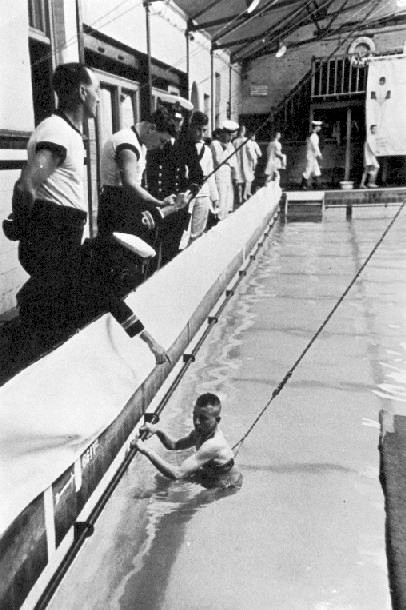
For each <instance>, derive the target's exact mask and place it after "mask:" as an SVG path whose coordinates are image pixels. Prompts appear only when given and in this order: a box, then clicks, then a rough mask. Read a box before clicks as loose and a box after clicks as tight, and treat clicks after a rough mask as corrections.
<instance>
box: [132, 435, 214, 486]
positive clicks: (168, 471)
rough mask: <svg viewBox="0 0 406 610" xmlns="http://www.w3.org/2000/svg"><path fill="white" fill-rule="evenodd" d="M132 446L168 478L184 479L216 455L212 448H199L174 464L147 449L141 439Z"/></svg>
mask: <svg viewBox="0 0 406 610" xmlns="http://www.w3.org/2000/svg"><path fill="white" fill-rule="evenodd" d="M133 446H134V447H137V449H138V451H139V452H140V453H142V454H143V455H145V457H147V458H148V459H149V461H150V462H151V463H152V464H153V465H154V466H155V468H157V469H158V470H159V472H160V473H161V474H163V475H164V476H165V477H167V478H169V479H174V480H177V479H184V478H185V477H187V476H188V475H190V474H193V473H194V472H197V471H198V470H199V469H200V468H201V467H202V466H204V464H206V463H207V462H209V461H210V460H212V459H213V458H214V457H216V455H217V450H215V449H214V448H213V450H212V449H208V448H204V449H199V451H197V452H196V453H195V454H194V455H192V456H190V457H189V458H187V459H186V460H185V461H184V462H183V464H181V465H180V466H174V465H173V464H170V463H169V462H167V461H166V460H164V459H163V458H162V457H161V456H160V455H158V454H157V453H155V451H153V450H152V449H149V448H148V447H147V446H146V444H145V443H144V442H142V441H138V440H137V441H134V442H133Z"/></svg>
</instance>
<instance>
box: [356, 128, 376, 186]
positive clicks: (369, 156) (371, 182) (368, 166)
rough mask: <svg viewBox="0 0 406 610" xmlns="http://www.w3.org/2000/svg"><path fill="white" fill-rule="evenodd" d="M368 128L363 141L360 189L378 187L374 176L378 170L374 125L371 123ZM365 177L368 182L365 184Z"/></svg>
mask: <svg viewBox="0 0 406 610" xmlns="http://www.w3.org/2000/svg"><path fill="white" fill-rule="evenodd" d="M369 130H370V133H369V136H368V137H367V139H366V140H365V142H364V173H363V174H362V178H361V184H360V185H359V187H360V188H361V189H366V188H371V189H376V188H378V185H377V184H376V177H377V175H378V172H379V163H378V159H377V158H376V141H375V137H376V125H371V126H370V128H369ZM367 178H368V182H367V184H365V182H366V180H367Z"/></svg>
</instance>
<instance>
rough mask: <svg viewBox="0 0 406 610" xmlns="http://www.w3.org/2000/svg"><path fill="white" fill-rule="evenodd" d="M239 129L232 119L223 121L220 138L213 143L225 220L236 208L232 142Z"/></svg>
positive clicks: (221, 214)
mask: <svg viewBox="0 0 406 610" xmlns="http://www.w3.org/2000/svg"><path fill="white" fill-rule="evenodd" d="M237 129H238V123H236V122H235V121H231V120H226V121H223V124H222V126H221V129H219V130H218V139H216V140H213V142H212V143H211V151H212V154H213V163H214V169H216V170H217V171H216V173H215V177H216V184H217V188H218V192H219V197H220V201H219V219H220V220H224V218H226V216H227V214H229V213H230V212H232V211H233V209H234V185H233V182H234V181H235V176H236V172H237V169H236V159H235V154H234V152H235V148H234V146H233V145H232V143H231V139H232V136H233V134H234V133H235V132H236V131H237Z"/></svg>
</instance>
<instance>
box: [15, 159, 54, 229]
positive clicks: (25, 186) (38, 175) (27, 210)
mask: <svg viewBox="0 0 406 610" xmlns="http://www.w3.org/2000/svg"><path fill="white" fill-rule="evenodd" d="M60 162H61V158H60V157H59V155H57V154H56V153H54V152H52V151H51V150H49V149H47V148H43V149H41V150H39V151H38V152H37V154H36V155H35V157H34V159H33V160H32V162H31V163H29V164H28V165H26V166H25V167H24V168H23V170H22V172H21V175H20V177H19V179H18V180H17V182H16V184H15V187H14V192H13V214H14V217H15V219H16V220H19V219H21V220H22V221H23V220H24V219H26V218H27V217H29V216H30V214H31V210H32V207H33V205H34V202H35V197H36V192H37V189H38V188H39V187H40V186H41V184H43V182H45V180H46V179H47V178H48V177H49V176H50V175H51V174H52V173H53V172H54V171H55V170H56V168H57V167H58V165H59V164H60Z"/></svg>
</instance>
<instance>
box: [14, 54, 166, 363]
mask: <svg viewBox="0 0 406 610" xmlns="http://www.w3.org/2000/svg"><path fill="white" fill-rule="evenodd" d="M52 84H53V88H54V90H55V92H56V94H57V96H58V102H59V106H58V110H57V111H56V112H55V113H54V114H53V115H52V116H50V117H48V118H46V119H45V120H44V121H42V123H40V124H39V125H38V127H37V128H36V129H35V131H34V133H33V134H32V136H31V138H30V140H29V143H28V163H27V165H26V167H25V168H24V169H23V170H22V172H21V176H20V178H19V180H18V181H17V183H16V185H15V188H14V193H13V201H12V209H13V212H12V215H11V218H10V219H9V220H6V221H5V222H4V224H3V227H4V232H5V234H6V236H7V237H8V238H9V239H12V240H19V242H20V244H19V259H20V262H21V265H22V266H23V268H24V269H25V270H26V271H27V273H28V274H29V275H30V278H29V280H28V281H27V282H26V283H25V284H24V286H23V287H22V289H21V290H20V292H19V293H18V295H17V302H18V305H19V308H20V319H21V323H22V328H23V329H24V333H25V335H24V336H23V342H24V350H25V351H26V352H27V358H28V359H29V354H28V352H29V351H30V349H31V350H32V352H33V354H34V355H38V353H39V352H41V351H42V350H43V349H46V348H48V347H50V346H51V345H53V344H55V343H56V342H57V341H58V340H60V339H64V338H66V334H67V332H69V331H70V330H72V329H73V328H74V327H75V326H76V325H77V324H78V322H80V320H79V316H80V314H81V313H82V311H81V303H80V302H79V301H80V299H81V298H82V295H83V291H82V287H81V285H82V284H84V283H85V282H86V277H85V275H86V274H85V273H84V271H83V266H84V250H83V248H82V238H83V231H84V225H85V223H86V218H87V213H86V207H87V206H86V205H85V202H84V200H83V172H84V145H83V140H82V134H81V126H82V123H83V121H84V119H86V118H94V117H95V116H96V109H97V104H98V101H99V82H98V79H97V77H96V75H95V74H94V73H93V72H92V70H90V69H89V68H87V67H86V66H85V65H83V64H80V63H67V64H63V65H60V66H58V67H57V68H56V70H55V73H54V76H53V83H52ZM86 264H87V261H86V262H85V266H86ZM120 296H121V295H120ZM102 307H104V303H103V304H102ZM108 309H110V311H111V313H112V314H113V316H114V317H115V318H116V319H117V320H118V321H119V322H120V324H121V325H122V326H123V328H124V329H125V330H126V331H127V332H128V334H129V335H130V336H134V335H135V334H140V337H141V338H142V339H143V340H144V341H145V342H146V343H147V344H148V346H149V347H150V349H151V350H152V351H153V353H154V354H155V356H156V358H157V362H164V361H165V360H166V354H165V351H164V350H163V349H162V348H161V347H160V346H159V345H158V344H157V343H156V341H155V340H154V339H153V338H152V337H151V336H150V335H149V334H148V333H147V332H146V331H145V330H144V329H143V326H142V324H141V322H140V321H139V320H138V319H137V318H136V316H134V314H133V312H132V311H131V310H130V309H129V308H128V307H127V306H126V304H125V303H124V302H123V301H121V300H120V299H115V298H114V295H111V298H110V295H109V302H108ZM130 321H131V323H130ZM27 340H28V343H27Z"/></svg>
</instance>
